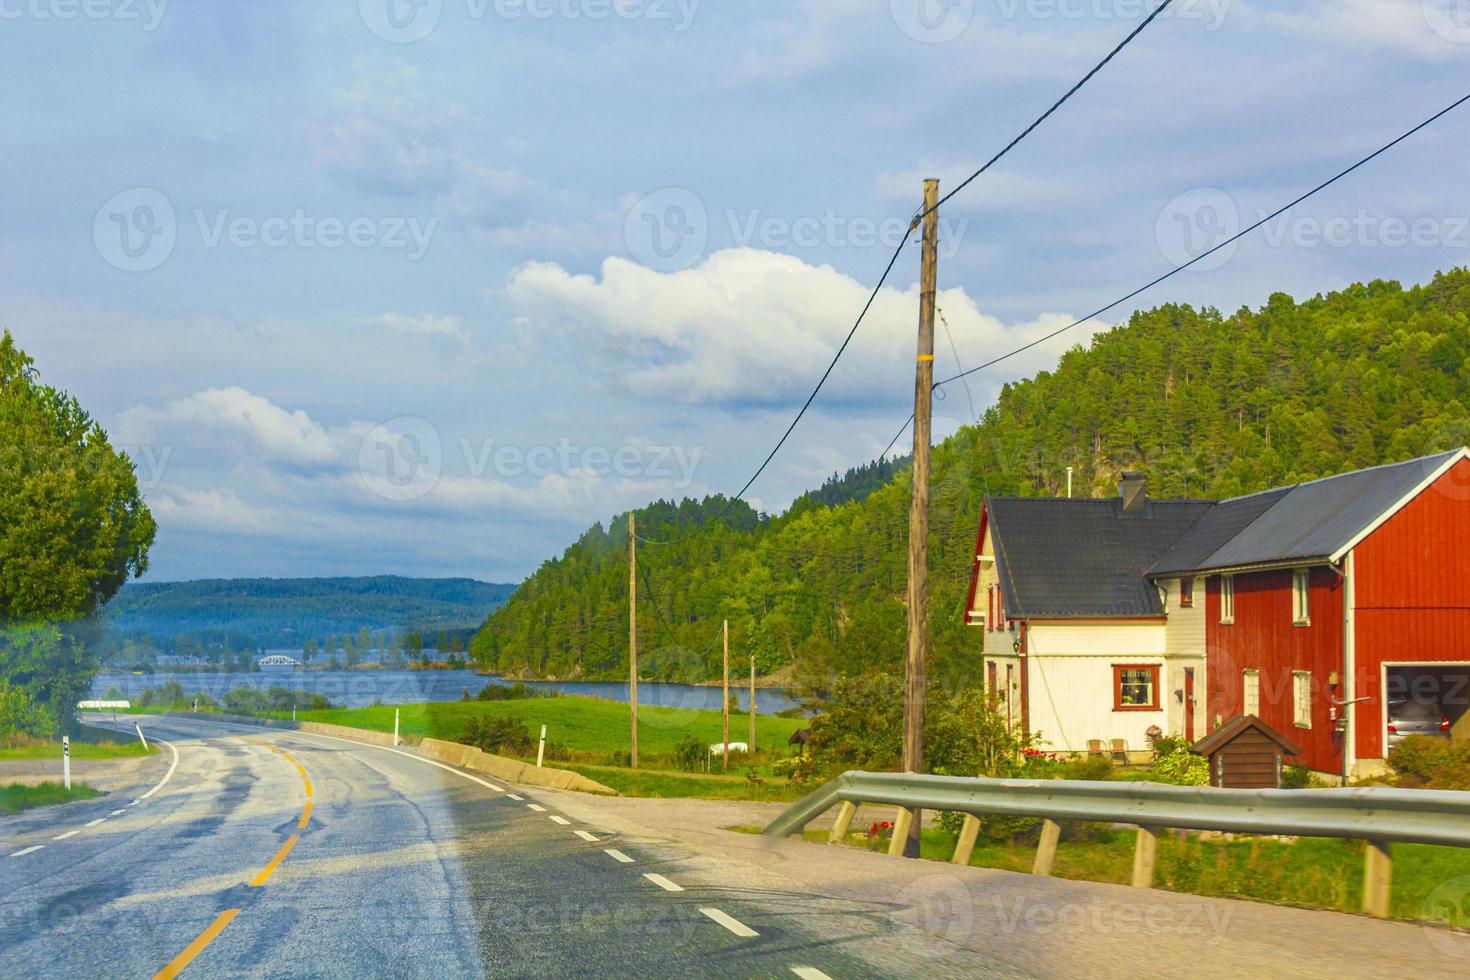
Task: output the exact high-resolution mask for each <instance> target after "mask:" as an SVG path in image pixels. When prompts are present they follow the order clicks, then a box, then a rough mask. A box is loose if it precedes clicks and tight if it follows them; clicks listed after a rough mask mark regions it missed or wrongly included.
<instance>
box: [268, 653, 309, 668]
mask: <svg viewBox="0 0 1470 980" xmlns="http://www.w3.org/2000/svg"><path fill="white" fill-rule="evenodd" d="M260 666H262V667H304V666H305V664H303V663H302V662H301V661H299V660H292V659H291V658H290V657H287V656H283V655H282V654H275V655H273V656H270V657H262V658H261V660H260Z"/></svg>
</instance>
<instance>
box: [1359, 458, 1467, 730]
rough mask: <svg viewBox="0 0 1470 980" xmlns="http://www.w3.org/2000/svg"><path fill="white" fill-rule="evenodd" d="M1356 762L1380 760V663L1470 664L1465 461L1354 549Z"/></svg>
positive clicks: (1381, 703) (1381, 716)
mask: <svg viewBox="0 0 1470 980" xmlns="http://www.w3.org/2000/svg"><path fill="white" fill-rule="evenodd" d="M1353 575H1354V593H1355V594H1354V604H1355V605H1356V606H1357V616H1356V620H1355V623H1356V626H1355V637H1354V642H1355V647H1356V651H1357V664H1358V668H1357V670H1356V671H1355V673H1356V675H1357V682H1358V691H1357V694H1358V696H1359V697H1370V698H1372V699H1373V700H1371V701H1368V702H1366V703H1364V704H1363V705H1362V706H1361V707H1360V708H1359V709H1358V716H1357V717H1358V734H1357V752H1358V756H1359V758H1363V759H1378V758H1382V757H1383V691H1382V676H1383V674H1382V666H1383V664H1384V663H1385V662H1395V661H1449V662H1459V663H1464V662H1467V661H1470V460H1461V461H1460V462H1459V463H1456V464H1455V465H1454V466H1453V467H1452V468H1451V469H1450V471H1449V472H1447V473H1445V475H1444V476H1442V477H1440V478H1439V479H1438V480H1437V481H1435V483H1434V484H1433V485H1432V486H1430V487H1428V488H1427V489H1426V490H1425V491H1424V492H1423V493H1421V494H1419V496H1417V497H1415V498H1414V499H1413V500H1411V501H1410V502H1409V503H1408V504H1406V505H1405V506H1404V508H1403V509H1402V510H1400V511H1399V512H1398V513H1397V514H1395V515H1394V516H1393V517H1392V518H1390V519H1389V520H1388V521H1386V522H1385V523H1384V524H1383V526H1381V527H1379V528H1378V529H1377V530H1376V531H1374V532H1373V533H1372V534H1370V535H1368V537H1367V538H1365V539H1363V541H1362V542H1361V543H1359V545H1358V546H1357V548H1356V549H1354V552H1353Z"/></svg>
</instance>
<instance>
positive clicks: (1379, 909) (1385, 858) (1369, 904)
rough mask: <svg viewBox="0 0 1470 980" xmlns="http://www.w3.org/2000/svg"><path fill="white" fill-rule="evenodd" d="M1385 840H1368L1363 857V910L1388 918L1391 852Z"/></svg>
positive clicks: (1366, 912)
mask: <svg viewBox="0 0 1470 980" xmlns="http://www.w3.org/2000/svg"><path fill="white" fill-rule="evenodd" d="M1389 846H1390V845H1389V842H1388V841H1386V840H1370V841H1368V853H1367V856H1366V857H1365V858H1364V859H1363V912H1364V914H1366V915H1376V916H1377V917H1378V918H1380V919H1386V918H1388V908H1389V898H1390V896H1391V895H1392V892H1393V852H1392V851H1391V850H1390V849H1389Z"/></svg>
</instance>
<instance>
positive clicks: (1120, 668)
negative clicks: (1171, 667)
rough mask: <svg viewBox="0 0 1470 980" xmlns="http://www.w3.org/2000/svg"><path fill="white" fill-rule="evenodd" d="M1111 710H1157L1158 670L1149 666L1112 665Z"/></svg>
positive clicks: (1156, 667)
mask: <svg viewBox="0 0 1470 980" xmlns="http://www.w3.org/2000/svg"><path fill="white" fill-rule="evenodd" d="M1113 710H1114V711H1157V710H1159V668H1158V666H1157V665H1151V664H1114V665H1113Z"/></svg>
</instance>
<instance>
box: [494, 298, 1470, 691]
mask: <svg viewBox="0 0 1470 980" xmlns="http://www.w3.org/2000/svg"><path fill="white" fill-rule="evenodd" d="M1466 443H1470V271H1466V270H1463V269H1462V270H1455V271H1453V272H1449V273H1444V274H1441V275H1439V276H1437V277H1436V278H1435V279H1434V280H1433V282H1431V283H1429V284H1427V285H1424V286H1419V287H1414V288H1411V289H1404V288H1402V287H1401V286H1400V285H1399V284H1397V283H1394V282H1373V283H1370V284H1367V285H1354V286H1351V287H1349V288H1347V289H1344V290H1342V291H1341V292H1338V293H1333V294H1331V295H1327V296H1318V297H1316V298H1313V299H1311V300H1308V301H1306V302H1302V303H1297V302H1294V301H1293V300H1292V299H1291V297H1289V296H1285V295H1280V294H1278V295H1275V296H1272V297H1271V299H1270V301H1269V302H1268V303H1267V304H1266V305H1265V306H1264V307H1263V308H1261V309H1259V310H1254V311H1252V310H1248V309H1242V310H1240V311H1239V312H1237V313H1235V314H1234V315H1230V316H1225V315H1222V314H1221V313H1219V312H1218V311H1216V310H1212V309H1205V310H1195V309H1191V308H1190V307H1188V306H1174V305H1171V306H1164V307H1159V308H1157V309H1154V310H1151V311H1147V312H1143V313H1139V314H1136V315H1135V316H1134V317H1133V318H1132V319H1131V321H1130V322H1129V323H1128V324H1127V325H1125V326H1120V327H1118V328H1116V329H1114V330H1112V331H1110V332H1108V333H1106V334H1102V335H1099V336H1098V337H1096V338H1095V339H1094V340H1093V342H1092V344H1091V346H1090V347H1089V348H1087V349H1083V348H1080V347H1079V348H1075V349H1073V350H1071V351H1069V352H1068V353H1067V354H1066V355H1065V356H1064V357H1063V358H1062V359H1061V362H1060V363H1059V364H1058V366H1057V368H1056V370H1054V371H1049V372H1042V373H1041V374H1038V375H1037V376H1036V377H1034V378H1032V379H1030V380H1028V381H1024V382H1021V383H1018V384H1014V385H1009V386H1007V387H1006V388H1005V389H1004V390H1003V392H1002V394H1001V396H1000V398H999V401H998V403H997V404H996V405H995V406H993V407H992V408H990V409H989V410H988V411H987V412H986V413H985V415H984V417H983V418H982V419H981V420H980V421H979V423H978V424H977V425H975V426H972V427H967V428H965V429H963V430H961V431H960V432H959V433H958V434H957V435H955V436H954V437H952V438H950V439H947V440H945V441H944V442H943V443H941V444H940V445H938V446H937V447H936V448H935V452H934V487H933V500H934V503H933V514H932V519H931V530H932V539H931V541H930V560H931V600H930V610H929V612H930V623H931V627H930V636H931V638H932V642H933V664H934V669H935V670H936V672H937V673H939V674H940V675H942V676H944V677H946V678H948V679H949V680H950V681H951V682H964V681H967V680H973V679H974V675H975V671H976V658H975V656H974V649H975V646H976V643H977V642H978V641H977V639H976V637H975V636H974V634H973V632H971V631H969V630H968V629H967V628H966V627H964V626H963V625H962V607H963V605H964V598H965V590H966V586H967V584H968V575H969V564H970V560H971V556H972V551H973V547H974V541H975V533H976V528H977V525H978V520H979V513H980V503H981V500H982V498H983V496H984V494H985V493H986V492H990V493H996V494H1015V495H1040V494H1056V493H1059V492H1063V488H1064V487H1065V480H1066V468H1067V467H1068V466H1072V467H1075V468H1076V472H1075V479H1076V481H1077V482H1076V487H1077V489H1076V491H1075V492H1077V493H1079V494H1087V493H1091V494H1093V495H1098V496H1103V495H1111V494H1113V493H1115V492H1116V477H1117V474H1118V472H1119V471H1121V470H1123V469H1130V468H1139V469H1143V470H1145V471H1147V473H1148V475H1149V477H1150V481H1151V484H1150V492H1151V493H1153V494H1155V495H1190V496H1210V497H1213V496H1232V495H1236V494H1242V493H1248V492H1253V491H1256V490H1261V489H1264V488H1266V487H1270V486H1275V485H1280V484H1285V483H1291V482H1294V481H1298V480H1303V479H1311V478H1315V477H1319V476H1326V475H1330V474H1332V473H1337V472H1341V471H1344V470H1349V469H1354V468H1357V467H1362V466H1370V465H1374V464H1377V463H1382V462H1387V461H1391V460H1398V459H1406V458H1411V457H1415V456H1420V455H1426V454H1429V453H1432V452H1437V451H1440V450H1443V449H1446V448H1450V447H1453V446H1457V445H1464V444H1466ZM857 482H859V483H861V481H860V480H859V481H857ZM838 483H839V484H840V483H841V481H838ZM722 507H723V502H722V501H719V500H711V501H706V502H705V503H704V504H702V505H701V504H694V503H692V502H687V501H686V502H685V503H684V504H682V505H680V506H678V507H675V506H674V505H671V504H661V505H657V506H655V507H653V508H650V509H649V510H648V511H646V512H645V511H640V512H639V531H640V537H649V538H655V539H664V538H676V539H677V538H681V537H684V536H685V535H689V530H688V529H689V528H691V527H692V526H694V525H697V523H698V521H699V520H700V519H701V515H703V514H705V513H718V512H719V510H720V509H721V508H722ZM907 507H908V479H907V470H902V471H900V472H898V473H896V474H894V475H893V476H892V478H891V479H889V480H888V481H887V482H886V483H885V485H883V486H882V487H881V488H879V489H877V490H874V491H873V492H871V493H868V494H866V495H865V496H860V497H858V498H855V499H851V500H848V501H847V502H844V503H840V504H838V505H836V506H827V505H825V504H823V503H821V502H820V501H819V500H817V499H814V497H813V496H812V495H808V496H807V497H803V498H801V500H800V501H798V504H797V505H796V506H793V507H792V509H791V510H790V511H789V512H788V513H786V514H784V515H782V516H780V517H777V518H773V519H766V518H763V517H761V516H759V515H755V514H753V513H751V512H750V511H749V509H748V508H746V509H741V508H740V507H739V506H737V507H736V508H735V509H733V510H732V513H733V514H734V515H735V516H734V517H732V518H730V519H728V520H727V522H726V524H725V525H722V526H718V527H713V528H710V529H708V530H706V531H704V532H703V533H699V534H693V535H689V536H687V538H685V539H684V540H680V541H678V542H677V543H675V544H671V545H667V546H661V547H659V546H653V545H648V546H640V552H639V554H640V566H641V568H642V571H643V572H644V573H645V574H644V575H641V576H640V582H639V588H640V600H639V602H640V606H639V611H640V615H639V627H640V629H639V633H640V640H639V644H640V658H639V660H640V673H641V674H643V675H645V676H649V677H660V678H671V679H672V678H679V679H688V680H699V679H708V678H713V677H717V676H718V674H719V664H720V650H719V648H718V645H717V643H716V642H715V641H716V640H717V638H718V633H719V627H720V620H721V619H722V618H723V617H727V616H728V617H729V619H730V621H731V630H732V652H733V653H734V654H735V655H736V658H737V660H736V662H737V663H741V664H743V663H744V659H743V658H744V657H746V656H747V655H750V654H754V656H755V657H756V659H757V665H758V668H759V669H760V671H761V672H762V673H763V674H768V673H776V672H778V671H779V672H780V675H781V676H782V677H783V678H785V679H788V680H790V681H792V682H795V683H798V684H803V685H811V686H814V687H821V686H823V685H824V684H825V683H826V682H827V680H828V679H829V678H830V677H832V676H833V675H835V674H850V673H855V672H858V671H861V670H863V669H865V668H869V667H877V668H880V669H897V668H898V666H899V664H900V663H901V660H902V657H903V647H904V640H903V631H904V606H903V593H904V584H905V571H904V568H905V558H904V555H905V544H906V537H907V520H908V512H907ZM681 528H682V529H683V530H681ZM627 575H628V572H627V532H626V521H625V520H624V519H623V518H618V519H615V520H614V521H613V523H612V525H611V527H610V529H608V530H604V529H603V528H602V527H601V526H598V527H595V528H593V529H592V530H591V531H589V532H588V533H587V535H585V536H584V537H583V538H582V539H581V540H579V541H578V542H577V543H576V544H575V545H573V546H572V547H571V548H569V549H568V550H567V552H566V553H565V554H564V555H563V556H562V557H560V558H558V559H554V560H552V561H548V562H547V563H546V564H545V565H543V566H542V568H541V569H540V570H539V571H538V572H537V573H536V574H535V575H533V576H532V577H531V578H530V579H528V580H527V581H526V582H525V583H524V584H523V585H522V586H521V587H520V589H519V590H518V591H517V592H516V594H515V595H514V596H513V597H512V598H511V600H510V602H509V603H507V604H506V605H505V607H504V608H502V609H500V610H498V611H497V612H495V613H494V614H492V615H491V616H490V617H489V619H488V620H487V621H486V623H485V625H484V627H483V628H482V629H481V631H480V633H479V634H478V635H477V636H476V637H475V640H474V643H473V645H472V647H471V649H472V652H473V653H474V654H475V655H476V656H477V657H478V658H479V659H480V660H481V662H482V663H483V665H484V666H486V667H489V668H492V669H498V670H504V671H509V672H524V673H530V674H541V675H553V676H561V677H567V676H577V675H581V676H619V675H621V676H626V671H627V666H626V665H627V646H628V644H627V639H628V638H627V587H628V586H627Z"/></svg>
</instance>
